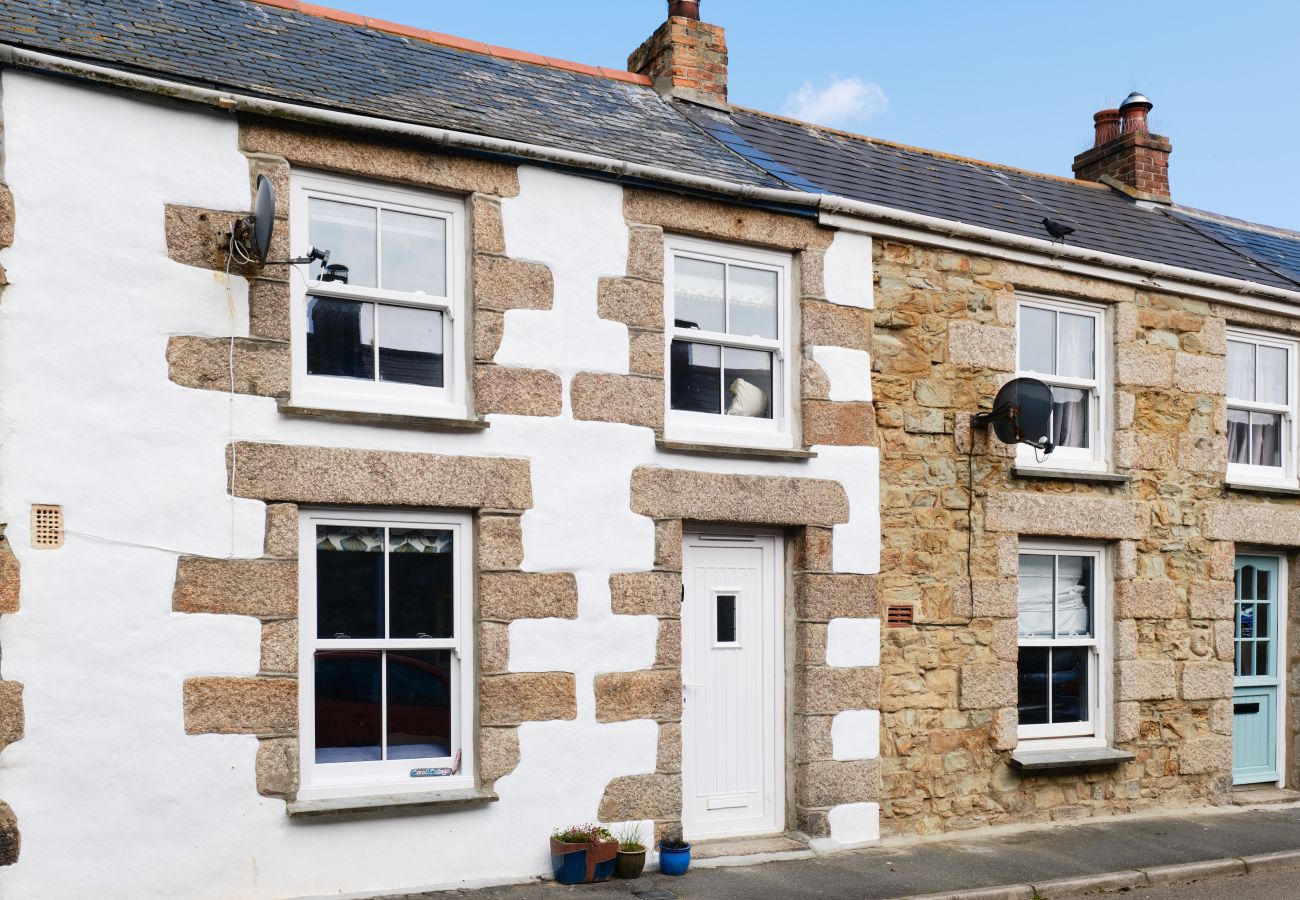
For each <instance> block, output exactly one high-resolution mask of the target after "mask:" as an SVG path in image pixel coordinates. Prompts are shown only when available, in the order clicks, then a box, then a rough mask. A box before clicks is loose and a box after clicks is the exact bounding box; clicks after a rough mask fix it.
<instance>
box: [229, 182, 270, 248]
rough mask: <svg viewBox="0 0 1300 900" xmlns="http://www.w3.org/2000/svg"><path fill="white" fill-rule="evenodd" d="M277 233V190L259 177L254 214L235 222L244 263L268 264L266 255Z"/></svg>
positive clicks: (236, 235)
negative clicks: (273, 233)
mask: <svg viewBox="0 0 1300 900" xmlns="http://www.w3.org/2000/svg"><path fill="white" fill-rule="evenodd" d="M274 231H275V188H274V187H272V185H271V179H269V178H267V177H266V176H265V175H258V176H257V198H256V199H255V200H254V201H253V214H252V215H251V216H247V217H245V218H243V219H238V220H236V221H235V227H234V232H235V235H234V237H235V242H236V243H237V244H238V245H239V247H238V248H237V249H238V251H239V254H240V255H242V256H243V257H244V259H243V260H241V261H242V262H245V263H249V262H258V263H261V264H262V265H265V264H266V254H267V253H268V252H270V250H271V234H272V232H274Z"/></svg>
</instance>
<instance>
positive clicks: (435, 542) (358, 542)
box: [316, 525, 452, 553]
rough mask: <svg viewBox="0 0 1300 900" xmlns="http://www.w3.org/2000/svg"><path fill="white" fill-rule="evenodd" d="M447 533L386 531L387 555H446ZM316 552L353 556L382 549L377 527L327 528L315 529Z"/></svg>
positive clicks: (382, 542)
mask: <svg viewBox="0 0 1300 900" xmlns="http://www.w3.org/2000/svg"><path fill="white" fill-rule="evenodd" d="M451 538H452V533H451V532H450V531H406V530H404V529H399V528H394V529H391V531H390V540H389V547H388V549H389V552H391V553H450V552H451ZM316 549H317V550H350V551H352V552H354V553H380V552H382V551H383V549H384V532H383V529H381V528H370V527H366V526H350V525H329V526H323V527H320V528H317V529H316Z"/></svg>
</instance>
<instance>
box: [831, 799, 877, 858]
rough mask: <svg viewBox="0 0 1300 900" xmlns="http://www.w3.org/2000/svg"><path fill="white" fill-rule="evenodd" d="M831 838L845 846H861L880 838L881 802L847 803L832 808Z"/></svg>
mask: <svg viewBox="0 0 1300 900" xmlns="http://www.w3.org/2000/svg"><path fill="white" fill-rule="evenodd" d="M827 818H828V819H829V820H830V823H831V840H833V841H834V842H835V843H837V844H839V845H840V847H841V848H843V847H853V846H860V845H862V844H870V843H874V842H876V841H879V840H880V804H879V803H845V804H844V805H843V806H836V807H834V808H833V809H831V811H830V813H829V814H828V815H827Z"/></svg>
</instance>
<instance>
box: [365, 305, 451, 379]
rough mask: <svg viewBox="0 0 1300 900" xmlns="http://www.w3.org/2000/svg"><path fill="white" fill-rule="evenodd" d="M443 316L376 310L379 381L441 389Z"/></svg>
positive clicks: (433, 311) (395, 308) (409, 309)
mask: <svg viewBox="0 0 1300 900" xmlns="http://www.w3.org/2000/svg"><path fill="white" fill-rule="evenodd" d="M442 330H443V329H442V313H440V312H438V311H437V310H436V309H413V308H412V307H409V306H387V305H381V306H380V307H379V380H380V381H395V382H399V383H401V384H421V385H424V386H425V387H442V386H443V375H442V372H443V368H442V359H443V356H442Z"/></svg>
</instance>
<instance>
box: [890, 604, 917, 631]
mask: <svg viewBox="0 0 1300 900" xmlns="http://www.w3.org/2000/svg"><path fill="white" fill-rule="evenodd" d="M914 615H915V608H914V607H911V606H890V607H888V608H886V610H885V624H886V625H888V626H889V627H890V628H910V627H911V626H912V624H913V620H914Z"/></svg>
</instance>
